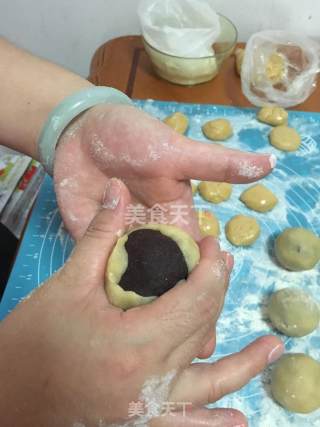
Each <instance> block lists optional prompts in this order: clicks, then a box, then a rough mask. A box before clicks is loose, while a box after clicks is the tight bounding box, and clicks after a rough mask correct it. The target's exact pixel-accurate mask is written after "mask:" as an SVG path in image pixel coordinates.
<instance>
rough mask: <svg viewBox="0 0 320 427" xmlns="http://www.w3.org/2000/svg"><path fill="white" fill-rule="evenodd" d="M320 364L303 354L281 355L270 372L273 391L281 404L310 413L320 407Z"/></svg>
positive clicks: (296, 410) (297, 410)
mask: <svg viewBox="0 0 320 427" xmlns="http://www.w3.org/2000/svg"><path fill="white" fill-rule="evenodd" d="M319 384H320V363H319V362H318V361H317V360H315V359H313V358H312V357H310V356H308V355H307V354H303V353H291V354H286V355H284V356H282V357H281V358H280V359H279V360H278V361H277V362H276V364H275V367H274V368H273V371H272V374H271V392H272V395H273V397H274V399H275V400H276V401H277V402H278V403H280V405H281V406H283V407H284V408H286V409H288V410H289V411H291V412H298V413H303V414H307V413H309V412H313V411H315V410H316V409H318V408H319V407H320V393H319Z"/></svg>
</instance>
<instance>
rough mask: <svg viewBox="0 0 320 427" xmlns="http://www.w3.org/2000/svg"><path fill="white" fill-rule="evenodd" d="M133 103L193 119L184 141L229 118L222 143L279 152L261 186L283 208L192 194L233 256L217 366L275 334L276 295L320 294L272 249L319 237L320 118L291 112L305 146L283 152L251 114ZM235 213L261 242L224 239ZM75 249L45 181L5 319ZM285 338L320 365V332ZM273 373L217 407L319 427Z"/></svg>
mask: <svg viewBox="0 0 320 427" xmlns="http://www.w3.org/2000/svg"><path fill="white" fill-rule="evenodd" d="M136 105H137V106H138V107H140V108H142V109H143V110H145V111H147V112H149V113H150V114H152V115H153V116H156V117H158V118H160V119H163V118H164V117H165V116H167V115H169V114H171V113H172V112H175V111H181V112H183V113H184V114H186V115H187V116H188V117H189V119H190V128H189V130H188V134H187V135H188V136H190V137H191V138H194V139H197V140H201V141H203V142H204V143H209V142H208V141H206V139H205V138H204V136H203V134H202V131H201V125H202V124H203V123H204V122H205V121H207V120H208V119H213V118H218V117H226V118H228V119H229V120H230V121H231V123H232V126H233V128H234V136H233V137H232V138H231V139H230V140H228V141H227V142H225V145H226V146H227V147H232V148H238V149H242V150H253V151H257V152H264V153H265V152H267V153H274V154H275V155H276V156H277V158H278V165H277V168H276V169H275V171H274V172H273V173H272V174H271V175H270V176H268V177H267V178H265V179H263V181H262V182H263V183H265V184H266V185H267V186H268V187H269V188H270V189H271V190H272V191H274V193H275V194H276V195H277V197H278V199H279V204H278V205H277V206H276V207H275V209H274V210H273V211H271V212H269V213H267V214H260V213H255V212H253V211H249V210H248V209H247V208H246V207H245V206H244V205H243V204H242V203H241V202H240V201H239V195H240V194H241V192H242V191H243V190H244V189H245V188H247V187H248V185H235V186H234V187H233V192H232V196H231V198H230V200H228V201H227V202H224V203H222V204H220V205H212V204H210V203H206V202H204V201H203V200H202V199H201V197H200V196H199V195H196V196H195V203H196V204H198V205H201V206H204V205H205V206H206V209H209V210H212V211H213V212H214V213H215V214H216V215H217V217H218V218H219V220H220V226H221V230H222V232H221V244H222V246H223V247H224V248H226V249H227V250H231V251H232V252H233V254H234V255H235V268H234V271H233V274H232V280H231V284H230V288H229V291H228V295H227V299H226V303H225V307H224V310H223V313H222V315H221V318H220V320H219V323H218V330H217V349H216V352H215V354H214V355H213V356H212V357H211V359H210V360H211V361H215V360H216V359H218V358H221V357H223V356H225V355H228V354H230V353H233V352H235V351H238V350H240V349H241V348H242V347H244V346H245V345H246V344H248V343H249V342H251V341H252V340H254V339H255V338H257V337H259V336H261V335H264V334H266V333H275V332H274V331H272V329H271V327H270V325H269V323H268V321H267V319H266V313H265V307H266V301H267V300H268V296H269V295H270V294H271V293H272V291H274V290H277V289H281V288H283V287H286V286H297V287H299V288H301V289H304V290H306V291H308V292H309V293H310V294H312V295H313V296H315V297H317V296H319V286H320V279H319V277H320V275H319V266H318V268H315V269H313V270H311V271H306V272H299V273H293V272H288V271H286V270H284V269H282V268H280V267H279V266H277V265H276V263H275V262H274V260H273V255H272V246H273V240H274V237H275V236H276V235H277V234H279V233H280V232H281V231H282V230H283V229H284V228H286V227H288V226H292V227H307V228H309V229H311V230H313V231H314V232H315V233H317V234H318V235H319V234H320V198H319V195H320V114H317V113H303V112H290V113H289V125H290V126H293V127H294V128H296V129H297V130H298V131H299V133H300V134H301V136H302V145H301V147H300V149H299V150H298V151H296V152H294V153H283V152H280V151H278V150H276V149H275V148H273V147H272V146H271V145H270V144H269V143H268V133H269V131H270V127H269V126H267V125H264V124H262V123H259V122H258V121H257V120H256V118H255V116H256V111H255V110H253V109H240V108H232V107H224V106H213V105H195V104H176V103H166V102H156V101H151V100H149V101H136ZM238 213H243V214H249V215H252V216H254V217H256V218H257V220H258V221H259V223H260V225H261V236H260V238H259V240H258V241H257V242H256V243H255V244H254V245H253V246H251V247H249V248H245V249H244V248H235V247H231V246H230V244H229V243H228V241H227V240H226V238H225V236H224V224H225V223H226V222H227V221H228V219H229V218H231V217H232V216H233V215H235V214H238ZM72 247H73V242H72V239H71V238H70V236H69V235H68V234H67V233H66V232H65V230H64V227H63V224H62V222H61V218H60V215H59V212H58V209H57V204H56V199H55V195H54V191H53V187H52V181H51V179H50V178H48V177H47V178H46V179H45V182H44V184H43V186H42V189H41V192H40V194H39V197H38V200H37V202H36V205H35V207H34V209H33V213H32V216H31V218H30V221H29V224H28V227H27V229H26V232H25V235H24V238H23V242H22V244H21V248H20V251H19V255H18V257H17V259H16V263H15V265H14V268H13V271H12V274H11V277H10V280H9V282H8V286H7V288H6V291H5V294H4V296H3V299H2V302H1V305H0V319H2V318H4V317H5V316H6V315H7V314H8V313H9V312H10V311H11V310H12V309H13V308H14V307H15V305H16V304H17V303H18V302H19V301H20V300H21V299H22V298H24V297H25V296H26V295H27V294H28V293H29V292H30V291H32V290H33V289H34V288H36V287H37V286H38V285H39V284H40V283H41V282H43V281H44V280H45V279H47V278H48V277H49V276H50V275H51V274H52V273H53V272H54V271H55V270H57V269H58V268H59V267H60V266H61V265H63V263H64V262H65V260H66V259H67V258H68V255H69V254H70V251H71V249H72ZM281 338H282V339H283V341H284V342H285V345H286V349H287V350H288V351H291V352H306V353H308V354H309V355H311V356H312V357H314V358H316V359H318V360H320V330H319V329H318V330H317V331H315V332H313V333H312V334H311V335H308V336H306V337H303V338H294V339H293V338H287V337H285V336H281ZM269 374H270V372H269V371H268V370H267V371H265V372H264V373H263V374H262V375H260V376H258V377H257V378H255V379H254V380H253V381H251V382H250V384H248V385H247V386H246V387H244V388H242V389H241V390H240V391H238V392H236V393H233V394H231V395H229V396H227V397H225V398H223V399H221V400H220V401H219V402H217V404H216V405H217V406H223V407H233V408H238V409H240V410H242V411H243V412H244V413H245V414H246V415H247V416H248V418H249V421H250V426H253V427H287V426H288V427H289V426H295V427H317V426H320V410H318V411H316V412H314V413H312V414H309V415H298V414H292V413H289V412H287V411H285V410H284V409H283V408H281V407H280V406H278V405H277V404H276V403H275V402H274V401H273V400H272V398H271V397H270V391H269ZM319 393H320V385H319Z"/></svg>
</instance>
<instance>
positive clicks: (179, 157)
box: [54, 105, 274, 239]
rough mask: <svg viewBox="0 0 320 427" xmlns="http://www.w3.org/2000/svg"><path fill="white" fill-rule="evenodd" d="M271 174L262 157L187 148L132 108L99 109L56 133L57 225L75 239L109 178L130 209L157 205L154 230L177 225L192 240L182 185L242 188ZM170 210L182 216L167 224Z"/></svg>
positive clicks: (187, 193) (211, 147) (269, 161)
mask: <svg viewBox="0 0 320 427" xmlns="http://www.w3.org/2000/svg"><path fill="white" fill-rule="evenodd" d="M273 166H274V160H273V158H270V156H269V155H261V154H253V153H250V154H249V153H242V152H240V151H236V150H230V149H227V148H224V147H222V146H220V145H218V144H203V143H200V142H196V141H193V140H190V139H188V138H186V137H184V136H181V135H179V134H177V133H176V132H174V131H173V130H172V129H171V128H170V127H169V126H167V125H165V124H163V123H162V122H161V121H159V120H158V119H155V118H153V117H151V116H149V115H148V114H146V113H144V112H142V111H140V110H138V109H137V108H134V107H130V106H123V105H99V106H97V107H94V108H92V109H90V110H88V111H87V112H86V113H84V115H83V116H81V118H80V119H78V120H76V121H75V122H74V123H73V124H72V125H70V127H69V128H68V129H67V131H66V132H64V135H63V137H62V138H61V140H60V143H59V146H58V148H57V151H56V158H55V168H54V180H55V190H56V194H57V199H58V204H59V207H60V211H61V214H62V217H63V220H64V223H65V224H66V226H67V228H68V230H69V231H70V232H71V234H72V235H73V236H74V237H75V238H76V239H78V238H80V237H81V236H82V235H83V233H84V231H85V230H86V229H87V227H88V224H89V223H90V222H91V221H92V219H93V217H94V216H95V214H96V213H97V211H98V210H99V209H100V206H101V202H102V198H103V195H104V193H105V191H106V189H107V183H108V180H109V179H110V178H111V177H117V178H121V179H122V180H123V181H124V182H125V183H126V185H127V186H128V188H129V190H130V192H131V195H132V203H133V204H141V205H142V206H143V207H145V208H151V207H152V206H154V205H155V204H159V205H160V206H161V208H162V209H163V210H164V211H165V212H164V216H165V218H164V220H163V221H162V222H164V221H167V222H168V223H172V221H173V220H175V219H177V222H176V223H175V225H177V226H180V227H181V228H184V229H186V230H187V231H188V232H190V233H191V234H192V235H193V236H194V237H195V238H196V239H198V238H199V235H198V223H197V218H196V215H195V212H194V209H193V208H192V194H191V189H190V179H192V178H193V179H199V180H209V181H225V182H231V183H246V182H251V181H256V180H258V179H261V178H263V177H264V176H265V175H267V174H268V173H270V171H271V170H272V167H273ZM178 206H182V207H184V215H183V217H181V218H177V217H176V218H174V216H175V215H174V212H176V209H175V207H178ZM141 221H142V222H143V218H142V219H141ZM145 222H147V221H145Z"/></svg>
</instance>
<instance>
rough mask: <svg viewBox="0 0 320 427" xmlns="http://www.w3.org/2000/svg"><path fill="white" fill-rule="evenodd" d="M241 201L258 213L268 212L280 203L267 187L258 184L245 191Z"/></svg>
mask: <svg viewBox="0 0 320 427" xmlns="http://www.w3.org/2000/svg"><path fill="white" fill-rule="evenodd" d="M240 200H241V201H242V202H243V203H244V204H245V205H246V206H247V207H248V208H249V209H252V210H254V211H257V212H268V211H270V210H271V209H273V208H274V207H275V205H276V204H277V203H278V199H277V197H276V196H275V195H274V194H273V193H272V191H270V190H269V189H268V188H267V187H265V186H264V185H262V184H256V185H253V186H252V187H250V188H248V189H247V190H245V191H244V192H243V193H242V194H241V196H240Z"/></svg>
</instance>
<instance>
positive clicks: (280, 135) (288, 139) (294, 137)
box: [269, 126, 301, 151]
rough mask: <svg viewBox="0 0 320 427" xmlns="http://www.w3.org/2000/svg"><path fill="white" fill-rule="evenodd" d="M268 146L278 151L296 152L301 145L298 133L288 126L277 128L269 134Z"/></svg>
mask: <svg viewBox="0 0 320 427" xmlns="http://www.w3.org/2000/svg"><path fill="white" fill-rule="evenodd" d="M269 140H270V144H271V145H273V146H274V147H275V148H277V149H278V150H282V151H296V150H297V149H298V148H299V147H300V144H301V138H300V135H299V134H298V132H297V131H296V130H295V129H293V128H289V127H288V126H277V127H275V128H274V129H272V131H271V132H270V134H269Z"/></svg>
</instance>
